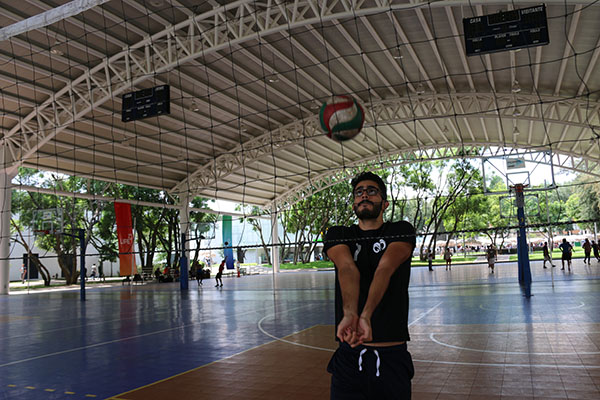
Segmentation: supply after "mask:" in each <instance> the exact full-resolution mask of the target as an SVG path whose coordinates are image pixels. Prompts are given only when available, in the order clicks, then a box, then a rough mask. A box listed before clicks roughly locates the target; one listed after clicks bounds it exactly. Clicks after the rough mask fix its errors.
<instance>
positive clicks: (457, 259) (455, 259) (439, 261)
mask: <svg viewBox="0 0 600 400" xmlns="http://www.w3.org/2000/svg"><path fill="white" fill-rule="evenodd" d="M476 259H477V256H466V257H464V256H452V265H454V264H465V263H472V262H473V261H475V260H476ZM432 264H433V265H446V261H445V260H444V259H443V258H442V257H441V256H439V257H436V258H435V259H434V260H433V263H432ZM411 265H412V266H413V267H415V266H417V267H420V266H423V265H429V263H428V262H427V261H421V260H419V258H418V257H413V259H412V264H411Z"/></svg>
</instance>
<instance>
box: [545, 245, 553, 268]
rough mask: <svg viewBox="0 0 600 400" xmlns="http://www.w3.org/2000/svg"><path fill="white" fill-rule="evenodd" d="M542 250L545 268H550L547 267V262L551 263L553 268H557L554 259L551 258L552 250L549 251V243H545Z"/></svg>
mask: <svg viewBox="0 0 600 400" xmlns="http://www.w3.org/2000/svg"><path fill="white" fill-rule="evenodd" d="M542 250H543V252H544V268H548V267H546V261H549V262H550V265H551V266H552V267H553V268H554V267H556V265H554V263H553V262H552V257H551V256H550V250H548V242H544V247H542Z"/></svg>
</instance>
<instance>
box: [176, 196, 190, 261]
mask: <svg viewBox="0 0 600 400" xmlns="http://www.w3.org/2000/svg"><path fill="white" fill-rule="evenodd" d="M180 201H181V204H180V205H181V211H180V213H179V229H180V230H181V233H185V236H186V237H187V236H188V235H189V232H190V195H189V192H185V193H183V194H181V197H180ZM188 240H189V237H188ZM187 243H188V242H186V243H184V244H183V246H184V248H185V252H186V257H187V256H188V255H189V254H187V253H188V245H187ZM189 259H190V258H189V257H188V260H189Z"/></svg>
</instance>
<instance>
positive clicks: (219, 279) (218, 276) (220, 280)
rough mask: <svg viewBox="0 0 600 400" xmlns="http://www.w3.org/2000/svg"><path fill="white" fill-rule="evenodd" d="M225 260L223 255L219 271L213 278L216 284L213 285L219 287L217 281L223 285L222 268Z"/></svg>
mask: <svg viewBox="0 0 600 400" xmlns="http://www.w3.org/2000/svg"><path fill="white" fill-rule="evenodd" d="M226 260H227V256H225V258H224V259H223V261H221V265H219V272H217V275H216V276H215V279H216V281H217V284H216V285H215V287H219V282H220V283H221V287H223V279H222V277H223V270H224V269H225V261H226Z"/></svg>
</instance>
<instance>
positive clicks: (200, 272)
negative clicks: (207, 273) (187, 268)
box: [194, 261, 204, 287]
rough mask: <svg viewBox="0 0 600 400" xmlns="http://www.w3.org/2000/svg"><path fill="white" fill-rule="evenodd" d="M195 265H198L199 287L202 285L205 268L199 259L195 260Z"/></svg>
mask: <svg viewBox="0 0 600 400" xmlns="http://www.w3.org/2000/svg"><path fill="white" fill-rule="evenodd" d="M194 266H195V267H196V281H197V282H198V287H200V285H202V278H204V277H203V276H202V275H204V270H203V269H202V263H200V262H198V261H194Z"/></svg>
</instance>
